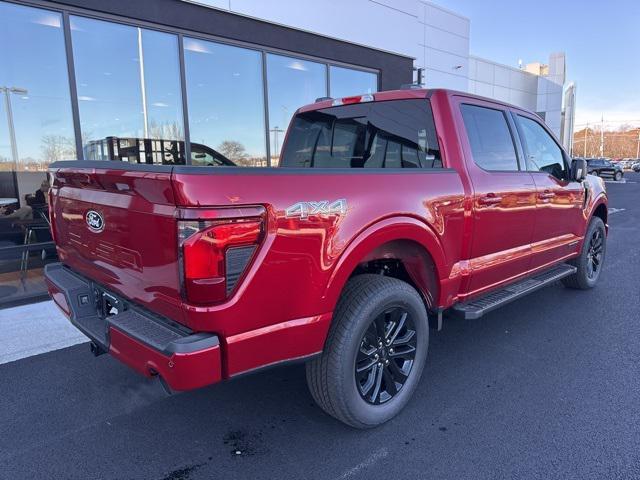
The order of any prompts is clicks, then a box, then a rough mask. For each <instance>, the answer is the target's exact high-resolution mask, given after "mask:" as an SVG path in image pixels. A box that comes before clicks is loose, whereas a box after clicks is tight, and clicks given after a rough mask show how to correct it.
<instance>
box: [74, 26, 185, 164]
mask: <svg viewBox="0 0 640 480" xmlns="http://www.w3.org/2000/svg"><path fill="white" fill-rule="evenodd" d="M70 22H71V37H72V41H73V42H72V43H73V55H74V64H75V74H76V85H77V90H78V107H79V112H80V127H81V130H82V140H83V146H84V150H85V158H86V159H89V160H123V161H130V162H146V163H169V164H172V163H182V164H183V163H185V158H184V125H183V117H182V96H181V89H180V67H179V59H178V39H177V37H176V36H175V35H171V34H167V33H162V32H156V31H152V30H146V29H143V28H138V27H131V26H127V25H120V24H116V23H111V22H104V21H101V20H93V19H89V18H83V17H74V16H72V17H70ZM148 139H155V140H161V142H149V141H146V140H148ZM122 149H126V150H124V153H123V152H122ZM136 149H137V151H135V150H136ZM167 152H169V153H167Z"/></svg>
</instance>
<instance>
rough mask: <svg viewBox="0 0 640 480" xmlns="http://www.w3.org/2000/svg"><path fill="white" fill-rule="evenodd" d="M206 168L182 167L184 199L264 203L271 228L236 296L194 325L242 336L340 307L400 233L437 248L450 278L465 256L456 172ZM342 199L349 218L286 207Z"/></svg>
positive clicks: (192, 311) (179, 195)
mask: <svg viewBox="0 0 640 480" xmlns="http://www.w3.org/2000/svg"><path fill="white" fill-rule="evenodd" d="M183 172H184V173H183ZM202 173H203V174H198V173H197V171H196V170H194V169H193V168H190V169H188V170H187V169H181V170H180V171H178V172H177V173H175V174H174V179H173V180H174V191H175V198H176V202H177V204H178V205H179V206H182V207H203V206H210V207H215V206H229V205H263V206H264V207H265V208H266V209H267V212H268V219H267V235H266V238H265V240H264V242H263V244H262V246H261V248H260V251H259V253H258V255H257V258H256V260H255V261H254V262H253V264H252V266H251V268H250V270H249V272H248V274H247V275H246V277H245V280H244V281H243V283H242V285H241V286H240V288H239V289H238V291H237V292H236V294H235V295H234V296H233V297H232V298H231V299H230V300H229V301H228V302H225V303H224V304H220V305H216V306H208V307H199V306H193V305H187V306H186V309H187V313H188V318H189V323H190V326H191V327H192V328H196V329H202V330H212V331H216V332H218V333H222V334H223V335H234V334H237V333H241V332H242V331H246V330H254V329H259V328H262V327H265V326H269V325H274V324H277V323H279V322H283V321H287V320H291V319H297V318H305V317H313V316H316V315H322V314H325V313H330V312H332V311H333V308H334V306H335V304H336V302H337V299H338V296H339V293H340V291H341V289H342V286H343V285H344V282H346V280H347V279H348V276H349V274H350V273H351V272H352V270H353V268H354V266H355V265H357V263H358V261H359V260H362V259H363V258H364V257H365V256H366V254H367V253H369V251H370V250H371V249H373V248H375V247H376V246H377V245H380V244H382V243H385V242H388V241H390V240H394V239H396V238H398V237H399V236H400V237H402V236H406V235H408V236H409V238H412V239H414V240H415V241H416V242H419V243H421V244H422V245H424V246H425V247H431V248H430V251H431V250H434V249H436V248H437V251H435V252H434V251H431V254H432V256H433V257H434V261H435V262H436V264H437V266H438V276H439V277H440V278H448V277H449V274H450V269H451V263H453V262H455V261H457V259H459V258H460V255H461V238H462V233H463V222H464V189H463V186H462V183H461V179H460V177H459V175H458V174H457V172H456V171H455V170H449V169H443V170H403V171H392V170H389V171H371V172H363V171H362V170H360V171H354V170H346V171H336V170H320V169H304V170H298V169H284V168H283V169H264V170H263V169H251V170H250V171H248V170H246V169H224V170H217V171H216V175H207V174H206V167H205V171H203V172H202ZM196 199H197V201H196ZM265 199H268V203H266V204H265V203H264V202H265ZM338 199H345V200H346V203H347V211H346V214H344V215H315V216H313V215H312V216H309V218H307V219H301V218H289V217H287V216H286V213H285V212H286V210H287V208H288V207H290V206H291V205H293V204H295V203H297V202H308V201H323V200H328V201H335V200H338ZM374 232H375V235H374ZM359 245H361V246H359ZM452 260H453V262H452Z"/></svg>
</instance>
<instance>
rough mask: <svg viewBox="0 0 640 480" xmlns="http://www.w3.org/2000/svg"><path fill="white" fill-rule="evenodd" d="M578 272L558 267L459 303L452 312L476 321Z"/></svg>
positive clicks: (568, 267)
mask: <svg viewBox="0 0 640 480" xmlns="http://www.w3.org/2000/svg"><path fill="white" fill-rule="evenodd" d="M576 270H577V269H576V267H574V266H572V265H567V264H563V265H558V266H556V267H553V268H552V269H550V270H546V271H544V272H542V273H538V274H537V275H534V276H533V277H527V278H525V279H523V280H520V281H517V282H515V283H512V284H511V285H508V286H506V287H505V288H503V289H501V290H494V291H493V292H491V293H488V294H487V295H485V296H483V297H480V298H476V299H474V300H470V301H469V302H465V303H458V304H457V305H454V306H453V307H451V312H452V313H453V314H454V315H455V316H457V317H461V318H464V319H465V320H475V319H476V318H480V317H482V316H483V315H484V314H485V313H488V312H490V311H492V310H495V309H496V308H498V307H501V306H503V305H506V304H507V303H510V302H513V301H514V300H517V299H518V298H521V297H524V296H525V295H528V294H529V293H531V292H535V291H536V290H539V289H540V288H542V287H546V286H547V285H550V284H552V283H554V282H557V281H558V280H560V279H562V278H564V277H568V276H569V275H572V274H574V273H576Z"/></svg>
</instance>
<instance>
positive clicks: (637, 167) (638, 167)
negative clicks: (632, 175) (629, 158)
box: [631, 162, 640, 172]
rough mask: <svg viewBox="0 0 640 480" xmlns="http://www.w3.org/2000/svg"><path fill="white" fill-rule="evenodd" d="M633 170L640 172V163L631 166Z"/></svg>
mask: <svg viewBox="0 0 640 480" xmlns="http://www.w3.org/2000/svg"><path fill="white" fill-rule="evenodd" d="M631 170H633V171H634V172H640V162H636V163H634V164H633V165H632V166H631Z"/></svg>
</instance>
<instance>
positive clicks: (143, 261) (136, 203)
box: [51, 162, 183, 322]
mask: <svg viewBox="0 0 640 480" xmlns="http://www.w3.org/2000/svg"><path fill="white" fill-rule="evenodd" d="M73 163H74V164H75V165H74V166H73V167H70V168H65V167H64V166H62V168H53V169H52V173H53V175H54V184H53V187H52V192H51V195H52V197H51V202H52V204H51V220H52V226H53V233H54V235H55V239H56V244H57V247H58V255H59V257H60V261H61V262H62V263H64V264H66V265H68V266H69V267H71V268H72V269H74V270H75V271H77V272H79V273H81V274H84V275H85V276H87V277H89V278H91V279H92V280H94V281H95V282H97V283H98V284H101V285H102V286H103V287H105V288H106V289H108V290H111V291H113V292H114V293H117V294H120V295H121V296H123V297H125V298H128V299H131V300H133V301H135V302H137V303H139V304H141V305H142V306H144V307H147V308H149V309H150V310H152V311H154V312H156V313H158V314H161V315H165V316H167V317H169V318H171V319H173V320H175V321H178V322H181V321H182V320H183V318H182V310H181V308H180V306H181V303H182V300H181V294H180V277H179V267H178V247H177V231H176V220H175V202H174V195H173V190H172V186H171V170H172V169H171V167H161V166H153V168H152V169H149V168H144V167H145V166H143V165H139V166H138V165H128V164H126V165H122V166H121V165H117V164H116V165H114V164H113V163H112V162H100V164H99V166H96V163H97V162H91V163H92V164H93V165H91V167H89V168H84V167H78V166H77V163H78V162H73ZM86 163H88V162H86ZM58 165H60V164H58ZM103 165H104V166H103ZM123 167H126V170H125V169H124V168H123ZM136 167H138V168H136ZM140 167H142V168H140Z"/></svg>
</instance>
